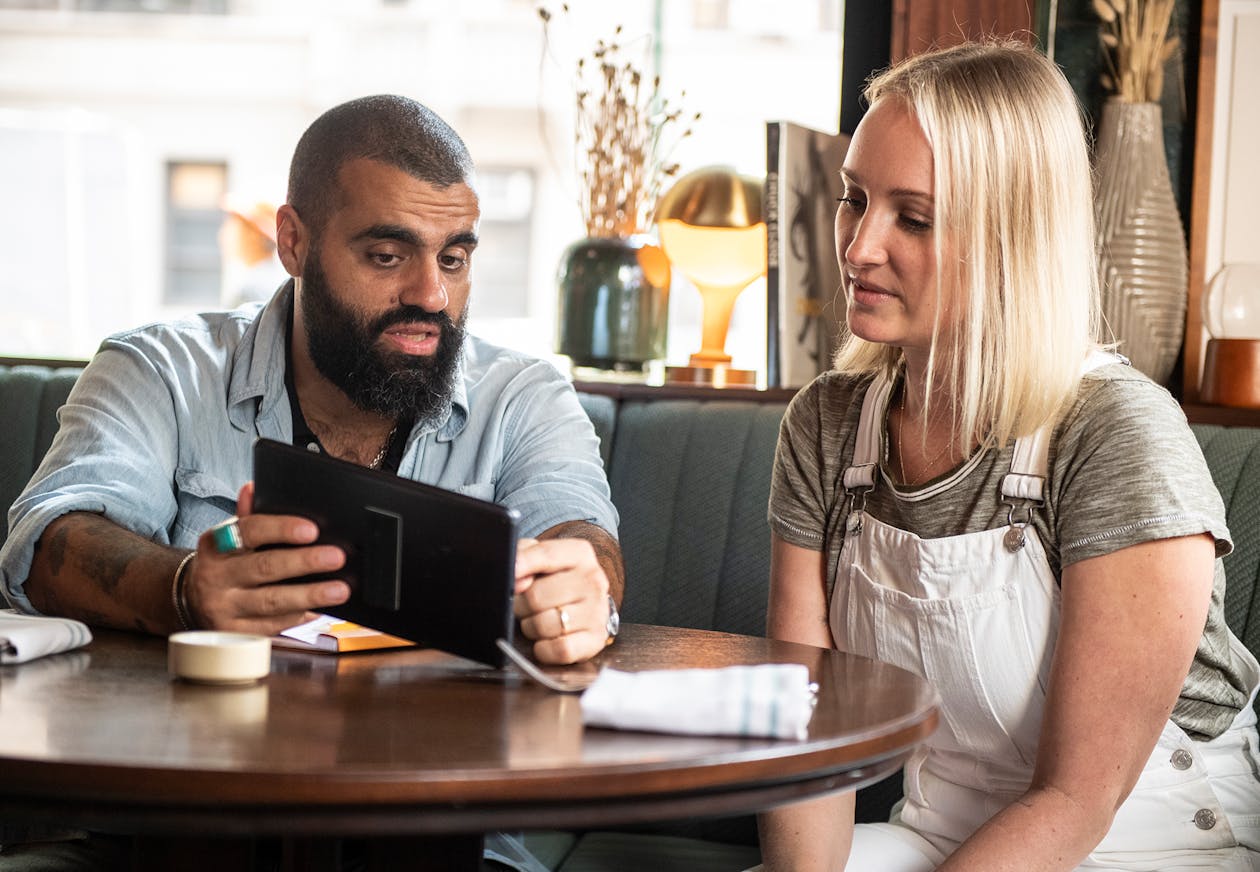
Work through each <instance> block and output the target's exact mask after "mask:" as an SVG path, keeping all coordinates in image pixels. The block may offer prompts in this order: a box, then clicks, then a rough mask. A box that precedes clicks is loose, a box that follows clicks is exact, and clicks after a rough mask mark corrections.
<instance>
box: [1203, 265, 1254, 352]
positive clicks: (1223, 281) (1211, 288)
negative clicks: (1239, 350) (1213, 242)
mask: <svg viewBox="0 0 1260 872" xmlns="http://www.w3.org/2000/svg"><path fill="white" fill-rule="evenodd" d="M1203 323H1204V325H1205V326H1206V327H1207V329H1208V332H1209V333H1211V334H1212V337H1213V338H1214V339H1260V263H1227V264H1225V265H1224V266H1223V267H1221V269H1220V271H1219V272H1217V274H1216V275H1215V276H1214V277H1213V278H1212V281H1211V283H1210V284H1209V285H1208V289H1207V293H1206V294H1204V295H1203Z"/></svg>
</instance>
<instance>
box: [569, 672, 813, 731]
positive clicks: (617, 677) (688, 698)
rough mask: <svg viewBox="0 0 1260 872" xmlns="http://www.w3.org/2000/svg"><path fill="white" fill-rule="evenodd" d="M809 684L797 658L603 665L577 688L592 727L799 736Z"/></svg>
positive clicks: (809, 701)
mask: <svg viewBox="0 0 1260 872" xmlns="http://www.w3.org/2000/svg"><path fill="white" fill-rule="evenodd" d="M817 691H818V687H817V685H813V684H810V682H809V667H807V666H804V665H802V664H800V663H767V664H764V665H761V666H726V667H723V668H721V669H675V670H669V669H662V670H654V671H649V672H618V671H617V670H615V669H604V670H602V671H601V672H600V674H599V678H597V679H595V683H594V684H592V685H591V686H590V687H588V688H587V689H586V691H585V692H583V694H582V721H583V722H584V723H585V724H587V725H589V726H593V727H615V728H619V729H626V730H650V731H653V732H658V733H690V734H694V735H708V736H770V737H773V738H776V739H804V738H805V735H806V730H805V728H806V727H807V726H808V725H809V719H810V716H811V715H812V714H813V713H814V702H815V694H816V693H817Z"/></svg>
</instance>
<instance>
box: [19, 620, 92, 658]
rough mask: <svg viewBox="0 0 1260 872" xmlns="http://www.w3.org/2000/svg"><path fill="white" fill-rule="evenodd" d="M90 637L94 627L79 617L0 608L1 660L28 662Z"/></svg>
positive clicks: (72, 646) (60, 650) (84, 643)
mask: <svg viewBox="0 0 1260 872" xmlns="http://www.w3.org/2000/svg"><path fill="white" fill-rule="evenodd" d="M91 641H92V633H91V631H90V630H88V628H87V626H86V625H85V624H82V623H80V622H79V621H75V620H72V619H70V618H50V617H46V616H44V615H23V614H20V613H18V612H16V611H14V610H13V609H0V664H6V665H7V664H9V663H25V662H26V661H28V660H34V659H35V658H37V657H43V656H45V655H47V654H60V653H61V652H62V651H69V650H71V649H72V648H78V647H80V646H83V645H86V644H87V643H88V642H91Z"/></svg>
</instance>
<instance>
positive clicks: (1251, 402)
mask: <svg viewBox="0 0 1260 872" xmlns="http://www.w3.org/2000/svg"><path fill="white" fill-rule="evenodd" d="M1203 323H1204V325H1205V326H1206V327H1207V329H1208V333H1210V334H1211V336H1212V338H1211V339H1209V340H1208V344H1207V352H1206V354H1205V356H1204V359H1203V384H1202V385H1201V388H1200V395H1201V397H1202V399H1203V402H1205V403H1216V404H1219V405H1222V406H1240V407H1244V408H1249V409H1258V408H1260V263H1227V264H1225V265H1224V266H1223V267H1221V269H1220V271H1219V272H1217V274H1216V275H1215V276H1214V277H1213V278H1212V281H1211V283H1210V284H1209V285H1208V289H1207V293H1206V294H1204V295H1203Z"/></svg>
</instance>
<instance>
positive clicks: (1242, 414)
mask: <svg viewBox="0 0 1260 872" xmlns="http://www.w3.org/2000/svg"><path fill="white" fill-rule="evenodd" d="M1181 409H1182V411H1184V412H1185V413H1186V420H1188V421H1189V422H1190V423H1191V424H1219V425H1220V426H1222V427H1260V409H1239V408H1235V407H1233V406H1211V405H1208V404H1207V403H1182V404H1181Z"/></svg>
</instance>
